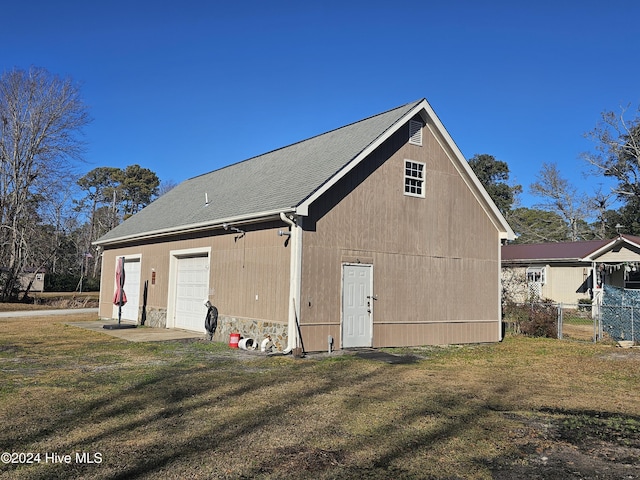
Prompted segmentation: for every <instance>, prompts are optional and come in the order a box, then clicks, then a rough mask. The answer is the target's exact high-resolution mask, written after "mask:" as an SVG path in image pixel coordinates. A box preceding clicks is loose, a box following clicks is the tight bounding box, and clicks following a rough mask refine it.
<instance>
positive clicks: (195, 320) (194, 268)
mask: <svg viewBox="0 0 640 480" xmlns="http://www.w3.org/2000/svg"><path fill="white" fill-rule="evenodd" d="M176 270H177V278H176V300H175V327H176V328H184V329H186V330H194V331H196V332H204V331H205V329H204V321H205V316H206V315H207V307H205V305H204V301H205V300H206V299H207V297H208V294H209V257H208V256H198V257H181V258H178V259H177V269H176Z"/></svg>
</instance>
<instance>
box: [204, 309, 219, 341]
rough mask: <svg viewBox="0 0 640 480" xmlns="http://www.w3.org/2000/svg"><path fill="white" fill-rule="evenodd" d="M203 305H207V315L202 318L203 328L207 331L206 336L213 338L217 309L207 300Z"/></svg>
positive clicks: (216, 325) (216, 326) (216, 322)
mask: <svg viewBox="0 0 640 480" xmlns="http://www.w3.org/2000/svg"><path fill="white" fill-rule="evenodd" d="M205 306H206V307H207V317H206V318H205V320H204V328H205V330H206V331H207V338H208V339H209V340H213V335H214V334H215V333H216V328H218V309H217V308H216V307H215V306H214V305H211V302H210V301H209V300H207V301H206V303H205Z"/></svg>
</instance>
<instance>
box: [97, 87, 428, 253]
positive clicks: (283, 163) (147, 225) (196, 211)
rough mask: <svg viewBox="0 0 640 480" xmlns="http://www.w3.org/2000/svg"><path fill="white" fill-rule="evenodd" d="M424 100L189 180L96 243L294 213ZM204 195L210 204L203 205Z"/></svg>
mask: <svg viewBox="0 0 640 480" xmlns="http://www.w3.org/2000/svg"><path fill="white" fill-rule="evenodd" d="M422 101H423V100H419V101H416V102H412V103H408V104H406V105H402V106H400V107H397V108H395V109H393V110H389V111H387V112H384V113H381V114H378V115H375V116H373V117H369V118H366V119H364V120H361V121H359V122H356V123H352V124H350V125H347V126H344V127H342V128H338V129H336V130H332V131H330V132H327V133H324V134H322V135H318V136H316V137H312V138H309V139H307V140H303V141H301V142H298V143H295V144H293V145H289V146H288V147H284V148H280V149H278V150H274V151H272V152H268V153H265V154H263V155H259V156H257V157H253V158H250V159H248V160H244V161H242V162H239V163H236V164H233V165H229V166H227V167H224V168H221V169H219V170H214V171H213V172H210V173H207V174H204V175H200V176H197V177H194V178H191V179H188V180H185V181H184V182H182V183H181V184H180V185H178V186H176V187H175V188H173V189H172V190H170V191H169V192H167V193H166V194H164V195H163V196H161V197H160V198H158V199H157V200H155V201H154V202H152V203H151V204H150V205H148V206H147V207H146V208H144V209H143V210H141V211H140V212H139V213H137V214H136V215H134V216H132V217H131V218H129V219H127V220H126V221H125V222H123V223H122V224H120V225H118V226H117V227H116V228H114V229H113V230H111V231H110V232H108V233H107V234H105V235H104V236H103V237H101V238H100V239H98V240H97V242H96V243H98V244H102V243H110V242H113V241H117V240H119V239H130V238H135V237H139V236H144V235H147V234H149V232H171V231H180V230H181V229H188V228H190V227H193V226H198V225H208V224H210V225H215V224H219V223H220V222H222V221H224V220H226V219H230V218H237V217H242V216H250V215H252V214H259V213H262V212H271V211H276V210H283V211H286V210H290V209H292V208H293V207H296V206H298V205H300V204H301V203H302V202H303V201H304V200H305V199H306V198H307V197H309V196H310V195H312V194H313V192H315V191H316V190H317V189H319V188H320V187H321V186H322V185H323V184H324V183H325V182H327V181H328V180H329V179H330V178H331V177H333V176H334V175H335V174H336V173H338V172H339V171H340V169H342V168H343V167H344V166H345V165H346V164H347V163H349V162H350V161H351V160H352V159H354V158H355V157H356V156H357V155H358V154H359V153H360V152H362V151H363V150H364V149H366V148H367V146H369V145H370V144H371V143H373V142H374V141H375V140H376V139H377V138H378V137H380V136H381V135H383V134H384V133H385V132H386V131H387V130H389V129H390V128H392V127H393V126H394V125H396V123H397V122H398V121H399V120H400V119H402V118H403V117H404V116H405V115H406V114H407V113H409V112H410V111H411V110H412V109H413V108H415V107H416V106H417V105H419V104H420V103H421V102H422ZM205 193H206V194H207V196H208V199H209V205H205Z"/></svg>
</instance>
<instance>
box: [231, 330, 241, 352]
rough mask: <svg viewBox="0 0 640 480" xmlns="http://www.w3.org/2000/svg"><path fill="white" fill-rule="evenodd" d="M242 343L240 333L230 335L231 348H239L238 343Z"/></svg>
mask: <svg viewBox="0 0 640 480" xmlns="http://www.w3.org/2000/svg"><path fill="white" fill-rule="evenodd" d="M239 341H240V334H239V333H232V334H231V335H229V346H230V347H231V348H238V342H239Z"/></svg>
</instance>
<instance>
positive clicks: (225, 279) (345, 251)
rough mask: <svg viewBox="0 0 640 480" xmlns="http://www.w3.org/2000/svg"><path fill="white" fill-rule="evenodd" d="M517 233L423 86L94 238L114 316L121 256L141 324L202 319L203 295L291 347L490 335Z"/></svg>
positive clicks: (225, 320)
mask: <svg viewBox="0 0 640 480" xmlns="http://www.w3.org/2000/svg"><path fill="white" fill-rule="evenodd" d="M179 161H180V160H177V163H176V168H179ZM513 237H514V235H513V231H512V230H511V228H510V227H509V225H508V224H507V223H506V221H505V219H504V218H503V216H502V215H501V214H500V212H499V211H498V209H497V208H496V206H495V205H494V203H493V202H492V201H491V199H490V197H489V196H488V194H487V193H486V191H485V190H484V188H483V187H482V185H481V184H480V182H479V181H478V179H477V178H476V176H475V175H474V174H473V172H472V170H471V168H470V167H469V165H468V163H467V161H466V160H465V158H464V157H463V155H462V154H461V152H460V151H459V150H458V148H457V147H456V145H455V143H454V142H453V140H452V139H451V137H450V136H449V134H448V133H447V131H446V130H445V128H444V127H443V125H442V124H441V122H440V120H439V119H438V117H437V116H436V114H435V113H434V111H433V110H432V108H431V106H430V105H429V104H428V103H427V101H426V100H420V101H417V102H413V103H410V104H407V105H403V106H401V107H398V108H395V109H393V110H389V111H387V112H384V113H381V114H379V115H375V116H373V117H370V118H367V119H364V120H361V121H359V122H356V123H352V124H350V125H347V126H345V127H342V128H339V129H336V130H332V131H330V132H327V133H324V134H322V135H318V136H315V137H312V138H310V139H307V140H304V141H301V142H299V143H295V144H293V145H290V146H288V147H284V148H281V149H279V150H275V151H272V152H269V153H266V154H264V155H260V156H257V157H254V158H251V159H248V160H245V161H243V162H240V163H236V164H233V165H230V166H227V167H224V168H221V169H219V170H215V171H213V172H210V173H207V174H204V175H201V176H198V177H194V178H191V179H189V180H186V181H184V182H183V183H181V184H180V185H178V186H177V187H175V188H173V189H172V190H170V191H169V192H168V193H166V194H165V195H163V196H161V197H160V198H158V199H157V200H156V201H154V202H153V203H151V204H150V205H149V206H147V207H146V208H145V209H143V210H142V211H141V212H139V213H137V214H136V215H134V216H133V217H131V218H129V219H127V220H126V221H125V222H123V223H122V224H121V225H119V226H118V227H116V228H115V229H113V230H112V231H110V232H108V233H107V234H106V235H104V236H103V237H102V238H100V239H99V240H98V241H96V242H95V243H96V244H97V245H98V246H100V247H103V248H104V251H103V254H102V262H103V263H102V282H101V292H100V316H101V317H103V318H115V317H117V307H115V306H114V305H113V304H112V299H113V294H114V287H115V274H114V272H115V269H116V260H117V258H118V257H121V256H123V257H125V261H126V262H125V273H126V282H125V287H124V290H125V293H126V295H127V297H128V303H127V304H126V305H125V307H124V308H123V313H122V315H123V317H122V318H123V319H126V320H132V321H137V322H140V321H141V319H142V318H143V316H144V318H145V319H146V324H147V325H153V326H160V327H167V328H183V329H189V330H195V331H201V332H204V320H205V316H206V313H207V309H206V307H205V306H204V301H205V300H207V299H208V300H210V301H211V303H213V304H214V305H215V306H216V307H217V309H218V311H219V319H218V330H217V331H216V335H215V336H214V339H218V340H222V341H227V340H228V338H229V333H230V332H232V331H236V332H239V333H241V334H242V335H243V336H244V337H248V338H253V339H255V340H257V341H258V342H259V341H261V340H262V339H263V338H264V337H265V335H267V334H269V335H271V338H272V340H273V341H274V343H276V345H277V346H278V347H279V348H280V349H284V350H285V351H290V350H291V349H292V348H295V347H297V346H304V349H305V350H306V351H322V350H326V349H327V348H328V346H329V343H330V341H331V340H333V348H349V347H385V346H415V345H426V344H456V343H475V342H495V341H499V340H500V339H501V314H500V244H501V242H502V241H506V240H508V239H513ZM145 298H146V301H145V300H144V299H145ZM300 336H301V338H302V345H300V340H299V338H300Z"/></svg>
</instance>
